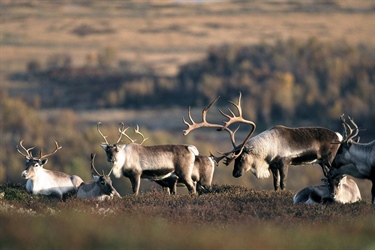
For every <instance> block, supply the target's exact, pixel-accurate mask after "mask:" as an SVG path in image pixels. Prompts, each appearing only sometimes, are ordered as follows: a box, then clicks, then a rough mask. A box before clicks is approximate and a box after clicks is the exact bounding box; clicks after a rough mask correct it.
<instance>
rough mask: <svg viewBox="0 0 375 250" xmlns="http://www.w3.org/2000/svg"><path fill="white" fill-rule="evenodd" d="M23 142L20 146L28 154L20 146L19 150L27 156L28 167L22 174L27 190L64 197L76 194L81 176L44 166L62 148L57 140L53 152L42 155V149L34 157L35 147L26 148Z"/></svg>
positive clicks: (33, 192)
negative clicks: (37, 155) (32, 151)
mask: <svg viewBox="0 0 375 250" xmlns="http://www.w3.org/2000/svg"><path fill="white" fill-rule="evenodd" d="M22 143H23V141H20V146H21V148H22V149H23V150H24V151H25V152H26V154H24V153H22V152H21V151H20V150H19V148H18V146H17V151H18V152H19V153H20V154H21V155H23V156H25V158H26V168H25V170H24V171H23V172H22V174H21V176H22V177H24V178H25V179H26V180H27V182H26V190H27V191H28V192H29V193H32V194H34V195H37V194H42V195H48V196H49V195H52V196H57V197H59V198H60V199H63V198H65V196H66V195H67V194H75V193H76V192H77V189H78V187H79V185H81V183H82V182H83V180H82V179H81V177H79V176H77V175H68V174H66V173H63V172H58V171H52V170H47V169H44V168H43V167H44V165H45V164H46V163H47V161H48V159H47V157H48V156H51V155H53V154H54V153H56V152H57V151H58V150H59V149H61V148H62V147H61V146H59V145H58V144H57V142H56V141H55V145H56V148H55V150H54V151H53V152H52V153H49V154H47V155H42V150H40V153H39V157H33V155H32V153H31V152H30V150H32V149H34V148H35V147H32V148H28V149H26V148H25V147H24V146H23V145H22Z"/></svg>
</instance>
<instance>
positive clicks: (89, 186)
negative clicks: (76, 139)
mask: <svg viewBox="0 0 375 250" xmlns="http://www.w3.org/2000/svg"><path fill="white" fill-rule="evenodd" d="M94 160H95V154H91V175H92V177H93V180H92V181H90V182H83V183H82V184H81V185H80V186H79V187H78V191H77V198H80V199H87V198H95V199H97V200H99V201H104V200H108V199H112V198H113V197H118V198H121V195H120V194H119V193H118V192H117V190H116V189H115V188H114V187H113V185H112V180H111V177H110V175H111V172H112V169H111V171H109V173H108V175H106V174H105V173H104V171H103V173H102V174H99V172H98V171H97V170H96V168H95V166H94Z"/></svg>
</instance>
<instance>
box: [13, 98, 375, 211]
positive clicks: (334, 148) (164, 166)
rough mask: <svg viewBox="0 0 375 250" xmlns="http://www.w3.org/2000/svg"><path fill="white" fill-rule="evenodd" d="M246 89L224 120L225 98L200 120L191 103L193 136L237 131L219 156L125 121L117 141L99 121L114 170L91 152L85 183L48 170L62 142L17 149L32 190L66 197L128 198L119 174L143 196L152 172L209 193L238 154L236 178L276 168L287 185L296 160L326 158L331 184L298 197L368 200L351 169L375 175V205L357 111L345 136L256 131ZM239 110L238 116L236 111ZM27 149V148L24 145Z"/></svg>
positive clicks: (368, 147) (372, 170)
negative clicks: (154, 139)
mask: <svg viewBox="0 0 375 250" xmlns="http://www.w3.org/2000/svg"><path fill="white" fill-rule="evenodd" d="M241 97H242V96H241V93H240V95H239V98H238V103H237V104H236V103H234V102H230V103H231V104H232V105H233V106H234V107H235V108H236V112H233V111H232V110H231V109H230V108H228V110H229V114H228V113H225V112H223V111H222V110H220V109H218V111H219V113H220V114H221V115H223V116H224V117H225V118H226V121H225V122H224V123H221V124H218V123H210V122H208V121H207V113H208V111H209V110H210V108H211V107H212V106H213V105H214V104H215V103H216V102H217V100H218V99H219V97H218V98H216V99H215V100H214V101H212V102H211V103H210V104H209V105H208V106H207V107H206V108H204V109H203V111H202V121H201V122H199V123H197V122H195V121H194V119H193V118H192V116H191V112H190V108H189V110H188V118H189V121H190V122H188V121H186V120H185V119H184V118H183V122H184V124H186V125H187V129H186V130H184V131H183V133H184V135H185V136H187V135H188V134H189V133H190V132H192V131H193V130H195V129H198V128H214V129H216V130H217V131H226V132H227V133H228V135H229V137H230V141H231V145H232V147H233V149H232V150H231V151H229V152H224V153H223V152H219V154H220V155H219V156H214V155H213V154H211V155H210V156H203V155H200V154H199V151H198V149H197V147H195V146H194V145H177V144H168V145H152V146H145V145H142V144H143V143H144V142H145V141H146V140H147V138H145V137H144V135H143V134H142V133H141V132H140V131H139V127H138V126H137V128H136V129H134V132H135V133H136V134H139V135H140V136H141V137H142V139H143V140H142V142H140V143H137V142H136V140H133V139H132V138H130V136H129V135H127V134H126V131H127V130H128V129H129V127H130V126H129V127H127V128H125V126H124V124H123V123H120V127H119V138H118V140H117V141H116V143H114V144H111V143H109V142H108V141H107V136H105V135H103V133H102V132H101V131H100V128H99V125H100V122H98V123H97V130H98V133H99V135H100V136H101V137H102V138H103V139H104V142H101V143H100V146H101V148H102V149H103V150H104V151H105V153H106V157H107V161H108V162H109V163H110V165H111V170H110V172H109V173H108V174H105V173H104V171H103V172H102V174H100V173H99V172H98V171H97V170H96V168H95V166H94V159H95V155H94V154H91V173H92V177H93V180H92V181H90V182H84V181H83V180H82V179H81V178H80V177H79V176H76V175H68V174H66V173H62V172H58V171H52V170H47V169H45V168H44V165H45V164H46V163H47V161H48V160H47V157H49V156H51V155H52V154H55V153H56V152H57V151H58V150H59V149H61V146H59V145H58V143H57V142H55V146H56V148H55V150H54V151H52V152H51V153H49V154H46V155H43V154H42V151H40V153H39V156H38V157H35V156H33V155H32V152H31V150H32V149H34V147H31V148H25V147H24V146H23V141H20V143H19V144H20V147H21V149H20V148H18V146H17V150H18V152H19V153H20V154H22V155H23V156H24V157H25V158H26V168H25V170H24V171H23V172H22V177H24V178H25V179H26V180H27V182H26V190H27V191H28V192H30V193H32V194H34V195H37V194H41V195H48V196H50V195H51V196H57V197H58V198H59V199H65V197H67V196H69V195H71V196H76V197H77V198H82V199H85V198H95V199H98V200H106V199H112V198H113V197H117V198H121V196H120V194H119V193H118V192H117V191H116V189H115V188H114V187H113V185H112V181H111V178H110V175H111V174H112V173H113V175H114V176H115V177H116V178H120V177H121V176H124V177H127V178H129V180H130V182H131V185H132V190H133V193H134V195H138V193H139V188H140V183H141V179H148V180H151V181H154V182H156V183H158V184H159V185H161V186H162V187H163V188H164V189H165V190H166V192H168V193H170V194H175V193H176V190H177V186H181V185H182V186H186V187H187V189H188V191H189V193H191V194H196V193H198V194H202V193H209V192H210V191H211V183H212V180H213V174H214V170H215V167H217V166H218V164H219V162H220V161H222V160H224V161H223V163H224V164H225V165H227V166H228V165H229V164H231V162H232V161H234V168H233V177H235V178H239V177H241V176H242V175H243V174H244V173H245V172H247V171H251V172H252V173H253V174H254V175H255V176H256V178H268V177H270V176H271V175H272V177H273V184H274V189H275V190H279V189H281V190H284V189H285V187H286V179H287V175H288V167H289V166H290V165H306V164H319V165H320V166H321V167H322V172H323V175H324V177H325V178H324V179H322V181H323V185H320V186H309V187H306V188H304V189H302V190H301V191H299V192H298V193H297V194H296V195H295V196H294V198H293V202H294V203H301V202H303V203H314V204H315V203H325V202H338V203H353V202H357V201H359V200H361V194H360V191H359V189H358V186H357V184H356V183H355V181H354V180H353V179H349V178H348V176H353V177H355V178H359V179H369V180H370V181H372V189H371V194H372V204H375V141H372V142H370V143H366V144H363V143H359V137H357V136H358V132H359V128H358V126H357V125H356V124H355V122H354V120H353V119H352V118H350V117H348V119H349V120H350V123H351V125H350V124H348V123H347V122H346V120H345V118H344V115H342V116H341V118H340V119H341V123H342V125H343V127H344V135H343V136H342V135H341V134H340V133H337V132H334V131H331V130H329V129H327V128H322V127H301V128H289V127H285V126H280V125H278V126H275V127H273V128H271V129H268V130H266V131H264V132H262V133H260V134H258V135H257V136H254V137H252V135H253V133H254V131H255V129H256V124H255V123H254V122H252V121H250V120H247V119H245V118H243V113H242V107H241ZM236 114H237V115H236ZM234 124H244V125H250V126H251V129H250V131H249V133H248V134H247V136H246V138H245V140H244V141H243V142H242V143H240V144H239V145H236V140H235V134H236V132H237V131H238V129H239V126H238V127H237V128H236V129H233V128H232V127H233V126H232V125H234ZM122 136H125V137H127V139H129V140H130V143H129V144H123V143H121V139H122ZM21 150H23V151H24V152H22V151H21Z"/></svg>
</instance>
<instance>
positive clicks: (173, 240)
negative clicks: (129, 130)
mask: <svg viewBox="0 0 375 250" xmlns="http://www.w3.org/2000/svg"><path fill="white" fill-rule="evenodd" d="M195 2H196V1H152V0H151V1H86V0H80V1H71V0H62V1H44V0H40V1H37V0H35V1H23V0H15V1H11V0H0V25H1V29H0V115H1V116H0V183H1V185H0V224H1V226H0V249H36V248H37V249H46V248H48V249H66V248H74V249H89V248H97V249H104V248H105V249H108V248H129V249H374V248H375V240H374V232H375V206H373V205H371V204H370V189H371V183H370V182H369V181H368V180H357V179H356V182H357V183H358V186H359V188H360V190H361V194H362V197H363V200H362V201H361V202H358V203H355V204H350V205H341V204H320V205H304V204H299V205H294V204H293V201H292V199H293V195H294V194H295V193H296V192H297V191H298V190H300V189H302V188H304V187H305V186H308V185H319V184H320V179H321V178H322V177H323V176H322V171H321V169H320V167H319V166H292V167H290V168H289V175H288V180H287V191H281V192H274V191H272V179H270V178H269V179H263V180H260V179H256V178H255V177H254V176H253V175H252V174H251V173H246V174H245V175H244V176H243V177H242V178H240V179H235V178H233V177H232V169H233V166H229V167H226V166H224V165H223V164H220V165H219V166H218V167H217V168H216V169H215V174H214V181H213V183H214V187H213V191H212V192H211V193H208V194H204V195H201V196H190V195H188V194H187V192H186V188H184V187H181V188H178V195H175V196H169V195H166V194H165V193H163V192H161V189H160V186H158V185H156V184H155V183H150V182H147V181H142V184H141V194H140V195H139V196H138V197H134V196H132V195H131V188H130V185H129V184H130V182H129V180H128V179H126V178H121V179H115V178H112V179H113V183H114V186H115V187H116V188H117V189H118V191H119V193H120V194H121V195H122V199H121V200H120V199H118V200H112V201H106V202H97V201H94V200H78V199H75V198H68V199H67V200H66V201H60V200H56V199H51V198H47V197H42V196H32V195H30V194H28V193H27V192H26V191H25V185H24V184H25V180H24V179H22V178H21V176H20V173H21V172H22V170H23V169H24V164H25V159H24V157H22V156H21V155H20V154H18V152H17V150H16V147H15V146H16V145H17V144H18V143H19V141H20V140H25V143H24V144H25V145H26V147H32V146H34V145H35V146H36V148H35V150H34V151H33V152H34V155H37V152H38V151H39V150H41V149H44V150H45V151H44V152H49V151H51V150H52V149H53V147H54V140H56V141H58V143H59V144H60V145H62V146H63V148H62V149H61V151H60V152H58V153H57V154H55V155H53V156H52V157H51V158H50V159H49V162H48V164H47V165H46V168H48V169H53V170H60V171H64V172H67V173H70V174H77V175H79V176H81V177H82V178H83V179H84V180H91V175H90V169H89V167H90V166H89V155H90V153H91V152H95V153H97V158H96V159H97V161H96V166H97V167H98V169H99V171H101V170H102V169H104V170H105V171H106V172H107V171H109V164H108V162H106V158H105V153H104V151H103V150H102V149H101V148H100V146H99V141H100V140H102V138H101V137H100V135H99V134H98V132H97V131H96V126H95V125H96V123H97V122H98V121H101V122H102V127H101V129H102V131H103V133H104V134H106V135H108V138H109V140H110V141H115V140H116V139H117V138H118V123H119V122H124V123H126V124H132V125H135V124H139V125H140V127H141V131H142V132H143V133H144V134H145V135H146V137H148V138H149V139H148V140H147V141H146V143H145V145H155V144H166V143H184V144H194V145H196V146H197V147H198V148H199V150H200V152H201V153H202V154H205V155H208V154H209V153H210V152H216V151H224V152H225V151H228V148H229V147H230V143H229V139H228V138H226V136H225V135H221V134H218V132H217V131H206V130H204V131H196V132H194V133H193V134H192V135H189V136H187V137H184V136H183V135H182V130H183V129H186V126H185V125H184V124H183V122H182V119H181V118H182V117H183V116H184V117H186V116H187V110H188V106H190V105H191V106H193V108H192V114H193V116H194V118H195V119H196V120H198V119H200V112H201V110H202V108H203V107H204V106H205V105H207V104H208V103H209V101H210V100H213V98H215V97H216V96H218V95H221V96H222V98H221V99H220V100H219V102H218V107H220V108H222V109H226V108H227V107H228V105H227V104H228V102H227V101H228V100H229V101H230V100H235V98H237V96H238V92H239V91H241V92H242V93H243V94H244V104H243V105H244V107H245V108H244V109H245V115H246V117H249V119H252V120H254V121H255V122H256V123H257V125H259V126H257V131H256V134H258V133H260V132H262V131H264V130H265V129H267V128H269V127H271V126H274V125H276V124H283V125H287V126H305V125H306V126H307V125H309V126H311V125H318V126H325V127H329V128H331V129H333V130H335V131H340V132H341V131H342V126H341V123H340V121H339V116H340V115H341V114H342V113H346V114H348V113H349V115H351V116H353V117H354V119H355V121H356V122H357V124H358V125H359V127H360V134H359V136H360V140H361V142H369V141H371V140H374V139H375V132H374V131H375V130H374V129H375V128H374V126H373V125H374V121H375V111H374V109H373V108H372V107H374V104H375V96H374V94H375V84H374V82H375V75H374V71H373V69H374V65H375V62H374V59H373V58H374V56H373V55H374V51H375V50H374V47H373V46H374V44H375V33H374V16H375V5H374V2H373V1H367V0H363V1H339V0H337V1H335V0H327V1H288V0H286V1H283V0H276V1H218V2H215V1H207V2H206V1H200V2H202V3H195ZM242 52H246V53H242ZM245 54H246V55H245ZM239 58H242V59H243V61H239ZM215 60H216V61H215ZM215 63H216V64H215ZM194 84H195V85H194ZM187 90H188V91H190V92H185V91H187ZM171 93H173V95H172V94H171ZM177 102H179V104H177ZM145 103H147V105H144V104H145ZM171 103H172V104H171ZM174 103H176V104H175V105H174ZM212 113H213V114H212V116H210V117H209V119H210V120H213V121H215V122H216V121H218V122H221V121H222V120H223V118H222V116H221V115H220V114H219V113H218V112H217V110H216V111H215V110H213V112H212ZM245 129H246V128H241V129H240V130H239V131H238V133H237V135H238V138H244V137H245V136H246V134H247V132H246V130H245ZM132 136H134V135H132ZM239 141H240V140H239Z"/></svg>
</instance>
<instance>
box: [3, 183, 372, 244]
mask: <svg viewBox="0 0 375 250" xmlns="http://www.w3.org/2000/svg"><path fill="white" fill-rule="evenodd" d="M0 195H1V198H0V219H1V227H0V244H1V248H4V249H8V248H22V249H25V248H27V249H28V248H49V249H56V248H59V249H60V248H79V249H87V248H99V249H101V248H131V249H291V248H292V249H306V248H308V249H321V248H324V249H352V248H355V249H372V248H373V247H374V244H375V242H374V239H373V232H374V229H375V227H374V225H375V217H374V214H375V213H374V212H375V210H374V209H375V208H374V206H372V205H370V204H369V203H368V202H359V203H355V204H350V205H340V204H330V205H304V204H298V205H293V204H292V197H293V192H290V191H280V192H274V191H257V190H254V189H248V188H244V187H239V186H226V185H215V186H214V188H213V192H212V193H210V194H205V195H201V196H199V197H198V196H194V197H193V196H190V195H186V194H184V195H176V196H170V195H167V194H166V193H163V192H160V191H156V190H153V191H151V192H147V193H141V194H140V195H139V196H138V197H134V196H126V197H123V198H122V199H121V200H120V199H115V200H112V201H107V202H97V201H94V200H77V199H75V198H71V199H68V200H67V201H66V202H60V201H58V200H51V199H49V198H46V197H43V196H31V195H29V194H28V193H26V192H25V190H24V186H20V185H2V186H0ZM9 215H11V216H9Z"/></svg>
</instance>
